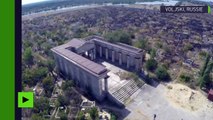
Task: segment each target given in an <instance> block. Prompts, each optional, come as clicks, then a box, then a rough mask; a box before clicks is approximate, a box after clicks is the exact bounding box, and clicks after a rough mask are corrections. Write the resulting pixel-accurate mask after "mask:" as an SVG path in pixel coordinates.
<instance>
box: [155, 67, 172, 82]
mask: <svg viewBox="0 0 213 120" xmlns="http://www.w3.org/2000/svg"><path fill="white" fill-rule="evenodd" d="M155 74H156V76H157V78H158V79H159V80H162V81H168V80H170V76H169V73H168V72H167V70H166V69H165V68H164V67H162V66H160V67H158V68H157V69H156V71H155Z"/></svg>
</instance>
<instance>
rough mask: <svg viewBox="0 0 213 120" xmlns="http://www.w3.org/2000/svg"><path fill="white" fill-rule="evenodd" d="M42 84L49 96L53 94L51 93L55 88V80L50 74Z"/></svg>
mask: <svg viewBox="0 0 213 120" xmlns="http://www.w3.org/2000/svg"><path fill="white" fill-rule="evenodd" d="M42 85H43V88H44V90H45V93H46V94H47V96H51V93H52V91H53V88H54V80H53V78H52V77H50V76H47V77H46V78H44V79H43V81H42Z"/></svg>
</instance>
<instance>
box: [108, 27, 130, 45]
mask: <svg viewBox="0 0 213 120" xmlns="http://www.w3.org/2000/svg"><path fill="white" fill-rule="evenodd" d="M105 38H106V39H107V40H108V41H109V42H111V43H117V42H121V43H124V44H128V45H131V44H132V40H131V35H130V34H129V33H127V32H125V31H122V30H117V31H113V32H108V33H107V34H106V35H105Z"/></svg>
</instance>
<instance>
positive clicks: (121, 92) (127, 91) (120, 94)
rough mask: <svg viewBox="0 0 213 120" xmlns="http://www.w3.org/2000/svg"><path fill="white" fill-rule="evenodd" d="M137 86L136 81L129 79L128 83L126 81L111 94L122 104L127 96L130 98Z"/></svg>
mask: <svg viewBox="0 0 213 120" xmlns="http://www.w3.org/2000/svg"><path fill="white" fill-rule="evenodd" d="M143 84H144V83H143ZM141 87H142V86H141ZM139 88H140V87H139V86H138V83H136V82H135V81H134V80H130V81H129V82H128V83H126V84H125V85H124V86H122V87H121V88H120V89H118V90H117V91H115V92H113V93H112V96H113V97H115V98H116V99H117V100H119V101H121V102H122V103H123V104H124V103H125V101H126V100H127V99H128V98H130V97H131V96H132V95H133V94H134V93H135V92H136V91H137V90H138V89H139Z"/></svg>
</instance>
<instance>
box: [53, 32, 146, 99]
mask: <svg viewBox="0 0 213 120" xmlns="http://www.w3.org/2000/svg"><path fill="white" fill-rule="evenodd" d="M51 51H52V52H53V55H54V58H55V61H56V66H57V68H58V69H59V71H60V72H61V73H62V74H63V75H65V76H66V77H68V78H69V79H72V80H74V81H75V83H76V85H77V86H79V88H81V89H83V90H85V91H87V92H89V93H90V94H92V96H93V97H94V98H95V99H97V100H98V101H102V100H103V99H104V98H105V97H110V96H111V95H110V94H112V93H110V92H109V91H108V80H107V77H108V75H107V73H108V72H109V70H108V69H107V68H105V66H103V65H101V64H99V63H97V62H96V60H98V59H101V60H104V61H109V62H111V63H112V64H116V65H117V66H119V67H123V68H125V69H127V70H133V71H137V72H139V71H141V66H142V63H143V54H144V53H143V50H141V49H138V48H135V47H133V46H129V45H126V44H122V43H116V44H114V43H109V42H107V41H106V40H104V39H103V38H102V37H98V36H91V37H88V38H85V39H72V40H71V41H69V42H68V43H66V44H63V45H60V46H57V47H54V48H52V49H51ZM109 99H111V98H109ZM112 101H115V102H117V101H116V100H115V99H112Z"/></svg>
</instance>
